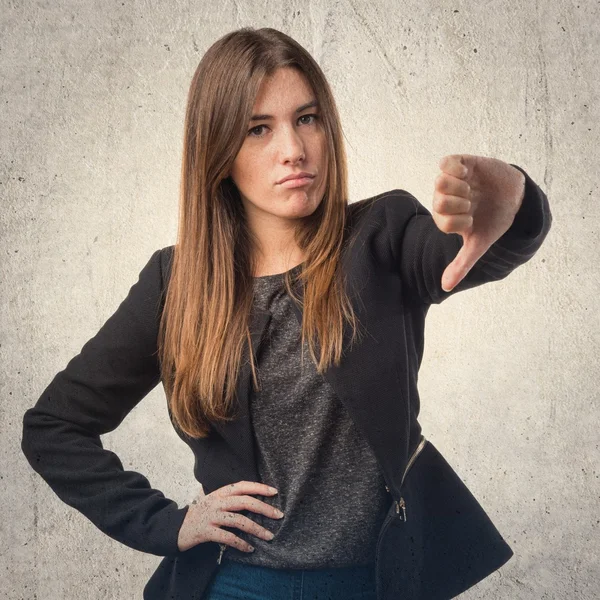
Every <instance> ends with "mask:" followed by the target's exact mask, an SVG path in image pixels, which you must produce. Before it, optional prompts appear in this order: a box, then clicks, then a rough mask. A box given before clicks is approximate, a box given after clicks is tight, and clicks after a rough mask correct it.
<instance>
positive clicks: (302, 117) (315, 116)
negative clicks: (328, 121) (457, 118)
mask: <svg viewBox="0 0 600 600" xmlns="http://www.w3.org/2000/svg"><path fill="white" fill-rule="evenodd" d="M306 117H314V120H315V121H316V120H317V119H318V118H319V115H312V114H311V115H302V116H301V117H300V119H306ZM300 119H298V120H300ZM306 124H307V125H311V124H312V121H311V122H310V123H306Z"/></svg>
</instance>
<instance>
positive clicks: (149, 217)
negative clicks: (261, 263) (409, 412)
mask: <svg viewBox="0 0 600 600" xmlns="http://www.w3.org/2000/svg"><path fill="white" fill-rule="evenodd" d="M217 7H218V8H217ZM599 22H600V5H599V4H598V3H597V2H592V1H591V0H582V1H581V2H579V3H576V2H566V1H565V0H560V1H554V2H510V1H506V0H502V1H499V2H474V1H461V0H457V1H456V2H435V1H432V0H428V1H425V2H423V1H416V0H409V1H405V2H396V1H395V0H386V1H385V2H384V1H375V2H373V1H370V2H366V1H363V0H361V1H358V0H350V1H348V2H325V1H324V0H320V1H317V2H292V3H289V2H273V1H270V0H263V1H262V2H258V3H257V2H248V1H242V0H239V1H237V2H236V1H235V0H234V1H233V2H230V1H229V0H224V1H223V2H221V3H218V4H217V3H214V2H210V3H207V2H182V1H173V2H168V3H167V2H164V3H158V2H155V1H151V0H146V1H138V0H135V1H133V2H132V1H127V2H121V1H114V0H107V1H105V2H89V1H83V2H82V1H74V0H71V1H59V2H50V1H47V0H38V1H36V2H34V1H19V0H13V1H10V0H0V89H1V91H2V93H1V95H0V101H1V107H2V110H1V112H0V198H1V202H2V212H1V215H2V218H1V220H0V227H1V232H0V236H1V237H0V244H1V251H2V256H3V259H2V261H1V263H0V273H1V277H2V288H1V289H2V295H1V299H0V302H1V304H0V311H1V312H0V315H1V323H0V364H1V369H2V376H1V377H0V397H1V402H0V424H1V429H0V450H1V453H2V468H1V472H0V479H1V484H2V485H1V486H0V502H1V505H2V511H1V515H2V517H1V521H0V537H1V539H2V551H1V559H0V589H1V590H2V597H3V598H8V599H10V600H17V599H34V598H38V599H40V600H41V599H44V600H58V599H63V598H77V599H78V600H84V599H97V598H103V599H106V598H115V599H129V598H140V597H141V590H142V588H143V585H144V583H145V582H146V580H147V579H148V577H149V576H150V574H151V573H152V571H153V570H154V568H155V566H156V565H157V564H158V562H159V560H160V559H159V558H158V557H156V556H152V555H145V554H141V553H138V552H136V551H134V550H131V549H129V548H127V547H125V546H122V545H120V544H119V543H117V542H115V541H113V540H111V539H110V538H108V537H106V536H104V535H103V534H101V533H100V532H99V531H98V530H97V529H96V528H95V527H94V526H93V525H92V524H91V523H90V522H88V521H87V520H86V519H85V518H84V517H82V516H81V515H80V514H79V513H77V512H75V511H74V510H72V509H70V508H69V507H67V506H66V505H64V504H62V503H61V502H60V501H59V500H58V498H57V497H56V496H55V495H54V494H53V492H52V491H51V490H50V489H49V488H48V487H47V486H46V485H45V483H44V482H43V481H42V480H41V478H39V477H38V476H37V475H36V474H35V473H34V472H33V471H32V470H31V469H30V468H29V465H28V464H27V463H26V461H25V458H24V456H23V455H22V454H21V451H20V447H19V444H20V436H21V420H22V415H23V412H24V411H25V410H26V409H27V408H28V407H30V406H31V405H33V404H34V403H35V401H36V400H37V398H38V397H39V395H40V394H41V392H42V391H43V389H44V388H45V386H46V385H47V384H48V383H49V382H50V380H51V379H52V377H53V376H54V374H55V373H56V372H57V371H59V370H61V369H62V368H64V366H65V365H66V363H67V362H68V360H69V359H70V358H71V357H72V356H74V355H75V354H76V353H78V352H79V350H80V348H81V346H82V345H83V344H84V342H85V341H86V340H88V339H89V338H90V337H91V336H93V335H94V334H95V332H96V331H97V330H98V329H99V328H100V326H101V325H102V324H103V323H104V321H105V320H106V319H107V318H108V317H109V316H110V314H112V312H114V310H115V309H116V307H117V306H118V304H119V303H120V301H121V300H122V299H123V298H124V297H125V295H126V293H127V291H128V289H129V287H130V286H131V285H132V284H133V283H134V282H135V281H136V279H137V274H138V272H139V270H140V269H141V267H142V266H143V265H144V264H145V263H146V261H147V259H148V258H149V257H150V254H151V253H152V252H153V251H154V250H155V249H157V248H159V247H162V246H166V245H168V244H171V243H173V242H174V241H175V236H176V227H177V200H178V185H179V168H180V163H179V161H180V158H181V144H182V126H183V116H184V108H185V101H186V94H187V90H188V86H189V83H190V80H191V76H192V74H193V72H194V70H195V68H196V65H197V63H198V61H199V60H200V58H201V57H202V55H203V53H204V52H205V51H206V49H207V48H208V47H209V46H210V45H211V44H212V43H213V42H214V41H216V39H218V38H219V37H220V36H221V35H223V34H225V33H227V32H228V31H230V30H232V29H237V28H238V27H241V26H245V25H251V26H254V27H261V26H270V27H275V28H277V29H280V30H282V31H284V32H286V33H288V34H290V35H292V36H293V37H294V38H295V39H297V40H298V41H299V42H300V43H301V44H303V45H304V46H305V47H306V48H307V49H308V50H309V51H310V52H311V53H312V55H313V56H314V57H315V59H316V60H317V61H318V62H319V64H320V65H321V66H322V68H323V70H324V71H325V73H326V75H327V76H328V78H329V80H330V82H331V85H332V87H333V90H334V93H335V96H336V99H337V102H338V106H339V110H340V113H341V117H342V121H343V125H344V131H345V139H346V142H347V152H348V159H349V168H350V192H351V196H350V199H351V201H355V200H360V199H361V198H364V197H367V196H371V195H373V194H376V193H379V192H383V191H386V190H389V189H393V188H398V187H399V188H404V189H406V190H408V191H410V192H411V193H413V194H414V195H415V196H417V198H419V199H420V200H421V202H422V203H423V204H424V205H425V206H427V207H428V208H431V201H432V194H433V185H434V178H435V176H436V175H437V174H438V172H439V170H438V162H439V159H440V158H441V157H442V156H444V155H446V154H453V153H468V154H479V155H484V156H493V157H496V158H499V159H502V160H505V161H506V162H512V163H515V164H518V165H520V166H522V167H523V168H524V169H525V170H526V171H527V172H528V173H529V174H530V175H531V177H532V178H533V179H534V180H535V181H536V182H538V183H539V184H540V185H541V186H542V188H543V189H544V191H545V192H546V193H547V195H548V198H549V201H550V205H551V208H552V212H553V217H554V221H553V226H552V230H551V232H550V234H549V236H548V238H547V240H546V241H545V243H544V245H543V247H542V248H541V249H540V251H539V252H538V254H537V255H536V256H535V257H534V258H533V259H532V260H531V261H530V262H529V263H527V264H525V265H523V266H522V267H520V268H519V269H517V270H516V271H515V272H513V273H512V274H511V275H510V276H509V277H508V278H507V279H505V280H503V281H500V282H495V283H491V284H487V285H485V286H482V287H480V288H476V289H474V290H469V291H467V292H464V293H460V294H457V295H455V296H453V297H452V298H450V299H448V300H447V301H446V302H444V303H443V304H442V305H440V306H434V307H433V308H432V309H431V310H430V312H429V315H428V321H427V327H426V349H425V357H424V361H423V365H422V369H421V373H420V390H421V398H422V413H421V423H422V425H423V430H424V433H425V435H426V436H427V437H429V438H430V439H431V440H432V441H434V443H435V444H436V446H437V447H438V448H439V449H440V450H441V451H442V453H443V454H444V456H445V457H446V458H447V460H448V461H449V462H450V463H451V464H452V465H453V466H454V468H455V469H456V470H457V471H458V473H459V474H460V475H461V476H462V477H463V478H464V480H465V482H466V483H467V485H468V486H469V488H470V489H471V490H472V491H473V493H474V494H475V495H476V496H477V497H478V499H479V500H480V501H481V503H482V504H483V506H484V507H485V508H486V510H487V511H488V512H489V514H490V516H491V517H492V519H493V520H494V523H495V524H496V525H497V527H498V528H499V530H500V531H501V532H502V533H503V535H504V536H505V537H506V539H507V541H508V542H509V543H510V544H511V546H512V547H513V549H514V551H515V556H514V557H513V558H512V559H511V560H510V561H509V563H507V564H506V565H505V566H504V567H503V568H502V569H501V570H499V571H497V572H496V573H494V574H493V575H492V576H490V577H489V578H488V579H486V580H485V581H483V582H481V583H480V584H479V585H477V586H475V587H474V588H472V589H471V590H469V591H468V592H467V593H465V594H464V595H463V596H461V597H464V598H465V599H467V598H468V599H471V600H475V599H480V598H481V599H483V598H486V599H487V600H489V599H498V600H500V599H503V600H504V599H507V598H511V599H521V598H522V599H536V600H537V599H540V598H543V599H550V598H552V599H564V598H569V599H590V600H591V599H592V598H598V597H600V575H599V571H598V561H599V558H600V557H599V542H598V539H600V535H599V534H600V531H599V529H600V528H599V520H598V519H599V510H598V509H599V501H598V484H599V471H598V469H599V464H600V461H599V459H598V446H599V442H600V436H599V433H598V431H599V427H598V425H599V418H598V396H599V393H598V384H599V383H600V377H599V367H598V355H599V352H600V319H599V310H598V297H599V296H600V289H599V288H600V267H599V259H600V245H599V241H598V239H599V233H600V229H599V226H598V220H599V219H600V210H599V208H598V206H599V188H598V177H597V171H598V169H597V164H598V161H599V156H598V150H597V139H598V135H599V133H600V125H599V121H598V116H599V111H598V106H599V99H600V98H599V91H600V85H599V84H598V80H599V77H598V70H597V66H596V67H594V66H593V65H594V64H596V65H597V57H598V53H599V51H600V34H599V32H600V27H598V24H599ZM103 442H104V444H105V446H106V447H107V448H109V449H111V450H113V451H115V452H116V453H117V454H118V455H119V456H120V457H121V459H122V461H123V464H124V466H125V468H127V469H134V470H138V471H140V472H143V473H144V474H145V475H147V476H148V477H149V479H150V481H151V483H152V484H153V486H155V487H157V488H159V489H161V490H162V491H163V492H164V493H165V494H166V495H167V496H168V497H171V498H173V499H174V500H176V501H177V502H178V503H180V504H185V503H186V502H187V501H189V500H190V499H191V497H192V496H193V495H194V494H195V493H196V491H197V489H198V484H197V482H195V480H194V479H193V475H192V455H191V453H190V452H189V450H188V448H187V447H186V446H184V445H183V443H182V442H181V441H180V440H179V438H178V437H177V436H176V435H175V432H174V431H173V430H172V428H171V426H170V423H169V421H168V417H167V411H166V406H165V397H164V392H163V390H162V386H159V387H157V388H155V389H154V390H153V391H152V392H151V393H150V394H149V395H148V396H147V397H146V398H145V399H144V401H143V402H142V403H140V405H139V406H138V407H136V409H134V411H133V412H132V413H131V414H130V415H129V416H128V417H127V419H126V420H125V421H124V423H123V424H122V425H121V426H120V427H119V428H118V429H117V430H116V431H114V432H113V433H111V434H109V435H107V436H104V438H103Z"/></svg>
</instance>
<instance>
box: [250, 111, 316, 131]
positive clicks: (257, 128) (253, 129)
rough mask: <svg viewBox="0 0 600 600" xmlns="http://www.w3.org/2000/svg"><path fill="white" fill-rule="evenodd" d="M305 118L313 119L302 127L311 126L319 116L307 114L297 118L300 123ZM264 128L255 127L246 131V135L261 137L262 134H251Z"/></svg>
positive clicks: (261, 126) (260, 126)
mask: <svg viewBox="0 0 600 600" xmlns="http://www.w3.org/2000/svg"><path fill="white" fill-rule="evenodd" d="M307 117H313V119H314V120H313V121H310V122H308V123H304V125H312V124H313V123H314V122H315V121H316V120H317V119H318V118H319V115H315V114H309V115H302V116H301V117H298V121H300V119H306V118H307ZM263 127H266V125H257V126H256V127H253V128H252V129H250V130H248V135H249V136H250V137H263V135H262V133H257V134H253V132H256V131H259V132H260V131H262V128H263Z"/></svg>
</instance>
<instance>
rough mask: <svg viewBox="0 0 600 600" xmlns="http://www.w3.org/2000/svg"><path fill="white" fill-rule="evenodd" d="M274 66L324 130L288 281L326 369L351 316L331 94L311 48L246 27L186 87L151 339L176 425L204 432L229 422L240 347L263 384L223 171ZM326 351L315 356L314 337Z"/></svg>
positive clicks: (231, 189) (240, 225)
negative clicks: (300, 91)
mask: <svg viewBox="0 0 600 600" xmlns="http://www.w3.org/2000/svg"><path fill="white" fill-rule="evenodd" d="M280 67H292V68H295V69H298V70H299V71H300V72H301V73H302V74H303V75H304V76H305V77H306V78H307V80H308V82H309V84H310V85H311V87H312V89H313V92H314V94H315V96H316V100H317V102H318V103H319V106H320V109H321V115H322V116H321V123H322V126H323V127H324V131H325V134H326V140H327V145H326V163H327V167H326V187H325V192H324V196H323V199H322V201H321V203H320V205H319V207H318V208H317V209H316V210H315V211H314V213H313V214H311V215H310V216H309V217H306V218H304V219H299V220H298V221H299V223H298V227H297V230H296V232H295V241H296V243H297V244H298V247H299V248H300V249H301V250H302V252H303V255H304V256H305V257H306V260H305V261H304V264H303V265H302V269H301V270H300V274H299V279H298V280H297V281H301V282H302V283H303V285H304V288H303V301H300V299H299V298H298V297H297V296H296V295H295V294H294V291H293V289H292V285H293V283H294V281H292V277H291V275H290V273H289V272H288V273H286V276H285V279H284V282H285V287H286V290H287V292H288V294H289V295H290V297H291V298H292V299H293V301H294V302H296V303H297V304H298V305H299V306H302V307H303V318H302V347H303V348H304V340H305V339H308V344H309V349H310V354H311V357H312V359H313V361H314V362H315V364H316V365H317V370H318V372H319V373H323V371H325V370H326V369H327V367H328V366H329V365H330V364H331V362H332V359H333V361H334V362H335V364H336V365H339V363H340V360H341V356H342V336H343V325H344V319H346V320H347V321H348V322H349V323H350V324H351V325H352V340H351V341H354V337H355V334H356V331H357V329H356V328H357V319H356V316H355V314H354V311H353V309H352V305H351V302H350V300H349V298H348V296H347V294H346V292H345V289H344V278H343V275H342V272H341V260H340V258H341V253H342V248H343V239H344V229H345V227H346V219H347V215H346V209H347V205H348V200H347V190H348V184H347V167H346V154H345V149H344V145H343V140H342V129H341V123H340V119H339V115H338V111H337V108H336V105H335V101H334V98H333V94H332V92H331V89H330V87H329V84H328V83H327V80H326V79H325V76H324V74H323V72H322V71H321V69H320V67H319V66H318V64H317V63H316V62H315V60H314V59H313V58H312V57H311V56H310V54H309V53H308V52H307V51H306V50H305V49H304V48H303V47H302V46H301V45H300V44H298V43H297V42H296V41H295V40H293V39H292V38H291V37H289V36H287V35H286V34H284V33H282V32H280V31H277V30H275V29H271V28H262V29H258V30H255V29H254V28H251V27H244V28H242V29H239V30H237V31H233V32H231V33H228V34H227V35H225V36H223V37H222V38H220V39H219V40H217V41H216V42H215V43H214V44H213V45H212V46H211V47H210V48H209V49H208V51H207V52H206V53H205V54H204V56H203V57H202V60H201V61H200V64H199V65H198V67H197V69H196V71H195V73H194V76H193V78H192V82H191V85H190V89H189V93H188V98H187V108H186V115H185V126H184V140H183V159H182V169H181V189H180V204H179V227H178V236H177V243H176V244H175V246H174V253H173V261H172V265H171V275H170V280H169V283H168V289H167V293H166V296H165V304H164V309H163V314H162V317H161V321H160V329H159V336H158V353H159V360H160V363H161V374H162V380H163V383H164V386H165V392H166V395H167V398H168V403H169V412H170V415H171V418H172V420H173V422H174V424H175V425H176V426H177V427H178V428H179V429H180V430H181V431H182V432H184V433H185V434H186V435H188V436H191V437H196V438H203V437H206V436H207V435H208V434H209V432H210V422H211V421H212V422H216V421H220V422H223V421H228V420H231V419H232V418H234V417H233V416H231V412H230V409H231V408H232V404H233V400H234V397H235V390H236V383H237V374H238V371H239V368H240V364H241V360H242V356H243V352H244V345H245V344H246V348H247V349H248V352H249V359H250V364H251V367H252V376H253V383H254V389H259V384H258V380H257V376H256V365H255V357H254V356H253V353H252V351H251V346H250V330H249V326H248V323H249V317H250V313H251V309H252V304H253V279H252V274H253V273H254V272H255V271H254V268H255V266H256V264H255V263H254V260H255V254H254V252H253V248H256V238H255V237H254V236H253V234H252V232H251V231H250V229H249V227H248V225H247V222H246V218H245V212H244V207H243V204H242V201H241V197H240V194H239V191H238V190H237V187H236V186H235V184H234V183H233V181H232V179H231V178H230V177H229V176H228V174H229V171H230V169H231V166H232V164H233V161H234V159H235V157H236V155H237V153H238V151H239V150H240V148H241V146H242V144H243V142H244V139H245V135H246V130H247V126H248V123H249V120H250V116H251V115H252V108H253V106H254V101H255V98H256V96H257V94H258V91H259V88H260V86H261V83H262V81H263V79H264V78H265V77H268V76H270V75H272V74H273V73H274V71H275V70H276V69H278V68H280ZM315 335H316V336H318V340H319V344H320V347H321V356H320V358H319V359H318V360H317V358H316V352H315V339H314V337H315Z"/></svg>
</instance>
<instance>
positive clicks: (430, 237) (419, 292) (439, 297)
mask: <svg viewBox="0 0 600 600" xmlns="http://www.w3.org/2000/svg"><path fill="white" fill-rule="evenodd" d="M512 166H513V167H515V168H517V169H518V170H519V171H521V172H522V173H523V175H524V176H525V195H524V197H523V202H522V203H521V207H520V209H519V211H518V212H517V214H516V215H515V218H514V220H513V223H512V225H511V226H510V228H509V229H508V230H507V231H506V232H505V233H504V234H503V235H502V236H501V237H500V238H499V239H498V240H496V242H495V243H494V244H492V245H491V246H490V247H489V248H488V250H487V251H486V253H485V254H484V255H483V256H481V258H480V259H479V260H478V261H477V263H475V265H474V266H473V267H472V269H471V270H470V271H469V272H468V273H467V275H466V276H465V278H464V279H463V280H462V281H461V282H460V283H459V284H458V285H457V286H455V287H454V288H453V289H452V290H451V291H450V292H446V291H444V290H443V289H442V274H443V272H444V270H445V269H446V267H447V266H448V265H449V264H450V263H451V262H452V261H453V260H454V258H455V257H456V255H457V254H458V251H459V250H460V248H461V247H462V245H463V239H462V236H461V235H459V234H458V233H444V232H443V231H441V230H440V229H439V228H438V226H437V225H436V224H435V221H434V220H433V217H432V216H431V213H430V212H429V211H428V210H427V209H426V208H425V207H424V206H423V205H422V204H421V203H420V202H419V201H418V200H417V199H416V198H415V197H414V196H412V195H411V194H409V193H408V192H406V191H405V190H395V193H394V194H392V195H391V196H389V197H388V198H387V203H386V205H385V206H386V219H387V224H388V229H389V235H390V243H391V252H392V257H393V260H394V263H395V264H396V265H397V266H398V268H399V271H400V274H401V278H402V281H403V284H404V286H405V288H406V289H407V290H408V294H409V295H410V296H413V297H415V298H417V299H418V300H420V301H421V302H423V303H425V304H439V303H440V302H443V301H444V300H445V299H446V298H448V297H449V296H451V295H452V294H455V293H456V292H460V291H463V290H467V289H470V288H473V287H475V286H478V285H481V284H482V283H486V282H489V281H498V280H500V279H504V278H505V277H506V276H507V275H508V274H509V273H511V272H512V271H513V270H514V269H515V268H516V267H518V266H519V265H522V264H523V263H525V262H527V261H528V260H529V259H530V258H531V257H532V256H533V255H534V254H535V253H536V252H537V250H538V248H539V247H540V246H541V245H542V242H543V241H544V239H545V237H546V235H547V234H548V231H549V230H550V226H551V223H552V214H551V213H550V207H549V204H548V198H547V197H546V194H544V192H543V191H542V190H541V188H540V187H539V186H538V185H537V184H536V183H535V182H534V181H533V180H532V179H531V177H529V175H528V174H527V173H526V172H525V171H524V170H523V169H522V168H521V167H518V166H517V165H512Z"/></svg>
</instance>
